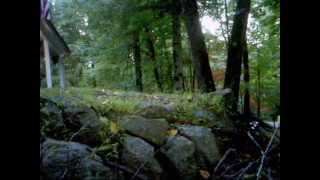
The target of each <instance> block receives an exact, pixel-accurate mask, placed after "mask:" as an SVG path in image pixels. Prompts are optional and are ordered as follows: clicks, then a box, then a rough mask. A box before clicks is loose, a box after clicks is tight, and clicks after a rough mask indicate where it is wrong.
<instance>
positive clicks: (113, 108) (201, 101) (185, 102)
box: [40, 87, 223, 125]
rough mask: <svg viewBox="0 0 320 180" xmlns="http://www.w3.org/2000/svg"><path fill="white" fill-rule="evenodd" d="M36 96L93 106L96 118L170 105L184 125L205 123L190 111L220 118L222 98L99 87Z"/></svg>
mask: <svg viewBox="0 0 320 180" xmlns="http://www.w3.org/2000/svg"><path fill="white" fill-rule="evenodd" d="M40 95H42V96H45V97H53V96H66V97H75V98H78V99H80V100H81V101H82V102H83V103H84V104H85V105H87V106H91V107H93V109H95V110H96V111H97V112H98V113H99V114H100V115H104V116H107V115H108V114H109V113H112V112H113V113H118V114H135V113H136V112H137V110H138V107H139V105H140V104H141V103H146V102H152V103H155V104H166V103H172V104H173V105H174V106H175V107H176V110H175V112H174V113H175V115H176V117H177V120H179V121H181V122H184V123H192V124H198V125H204V124H205V123H206V122H204V121H202V120H199V119H197V118H196V117H194V115H193V113H192V112H193V110H194V109H199V108H200V109H206V110H209V111H211V112H214V113H215V114H216V115H218V116H220V117H223V105H222V96H218V95H215V94H214V93H209V94H200V93H188V92H186V93H173V94H165V93H153V94H148V93H138V92H132V91H130V92H125V91H118V90H113V91H111V90H105V89H102V88H75V87H70V88H67V89H66V90H64V91H61V90H60V89H59V88H52V89H40Z"/></svg>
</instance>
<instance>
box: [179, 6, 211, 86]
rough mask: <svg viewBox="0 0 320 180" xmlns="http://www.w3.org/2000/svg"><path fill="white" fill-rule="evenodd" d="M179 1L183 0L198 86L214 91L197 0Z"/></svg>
mask: <svg viewBox="0 0 320 180" xmlns="http://www.w3.org/2000/svg"><path fill="white" fill-rule="evenodd" d="M181 1H182V2H183V3H182V6H183V16H184V20H185V24H186V27H187V33H188V37H189V42H190V47H191V52H192V60H193V66H194V69H195V73H196V77H197V80H198V87H199V88H200V90H201V91H202V92H211V91H215V90H216V88H215V84H214V80H213V77H212V74H211V69H210V64H209V57H208V52H207V48H206V44H205V41H204V36H203V33H202V30H201V25H200V21H199V13H198V7H197V1H196V0H181Z"/></svg>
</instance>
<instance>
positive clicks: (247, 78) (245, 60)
mask: <svg viewBox="0 0 320 180" xmlns="http://www.w3.org/2000/svg"><path fill="white" fill-rule="evenodd" d="M243 80H244V84H245V88H244V100H243V101H244V106H243V113H245V114H250V113H251V108H250V84H249V83H250V72H249V59H248V46H247V42H246V41H245V46H244V52H243Z"/></svg>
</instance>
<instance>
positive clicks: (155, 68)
mask: <svg viewBox="0 0 320 180" xmlns="http://www.w3.org/2000/svg"><path fill="white" fill-rule="evenodd" d="M144 29H145V32H146V36H147V37H146V43H147V48H148V50H149V52H148V55H149V57H150V59H151V61H152V62H153V73H154V77H155V79H156V82H157V85H158V88H159V90H160V91H161V92H162V91H163V86H162V82H161V76H160V70H159V67H158V64H157V62H156V51H155V48H154V41H153V38H152V37H153V36H152V34H151V32H150V30H149V28H148V27H147V26H145V28H144Z"/></svg>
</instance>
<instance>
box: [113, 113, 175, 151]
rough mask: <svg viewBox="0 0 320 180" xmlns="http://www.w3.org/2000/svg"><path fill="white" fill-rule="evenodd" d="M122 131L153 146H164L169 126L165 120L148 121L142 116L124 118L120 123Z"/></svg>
mask: <svg viewBox="0 0 320 180" xmlns="http://www.w3.org/2000/svg"><path fill="white" fill-rule="evenodd" d="M119 125H120V127H121V128H122V129H124V130H125V131H127V132H128V133H130V134H132V135H135V136H138V137H141V138H143V139H145V140H147V141H149V142H151V143H153V144H156V145H162V144H163V143H164V142H165V140H166V134H167V131H168V129H169V124H168V122H167V121H166V120H165V119H146V118H143V117H141V116H133V115H132V116H124V117H122V118H121V120H120V121H119Z"/></svg>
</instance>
